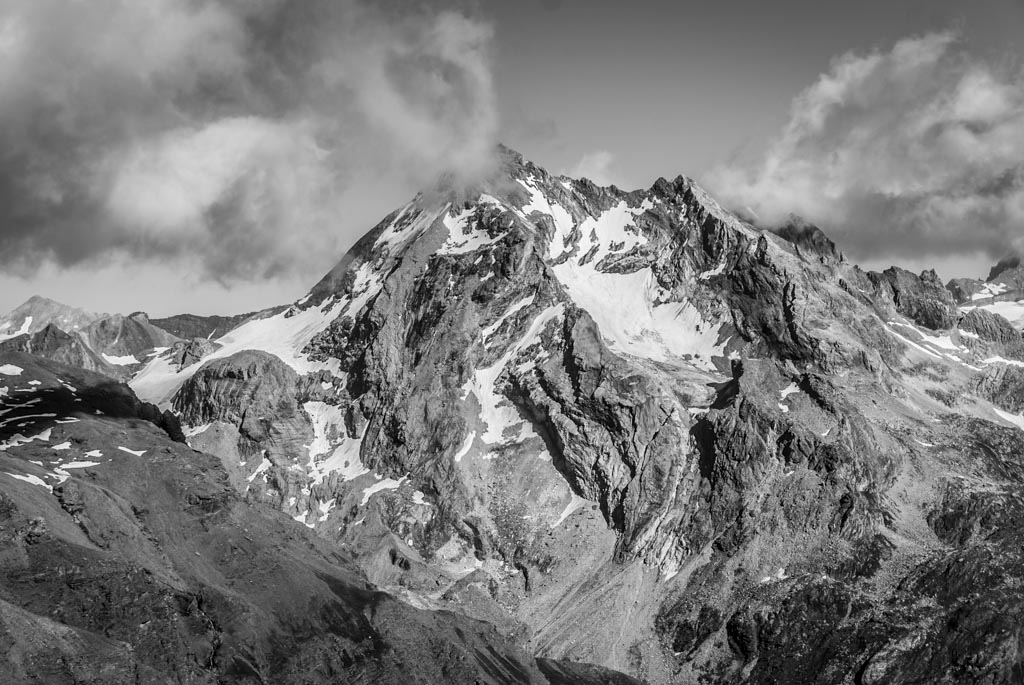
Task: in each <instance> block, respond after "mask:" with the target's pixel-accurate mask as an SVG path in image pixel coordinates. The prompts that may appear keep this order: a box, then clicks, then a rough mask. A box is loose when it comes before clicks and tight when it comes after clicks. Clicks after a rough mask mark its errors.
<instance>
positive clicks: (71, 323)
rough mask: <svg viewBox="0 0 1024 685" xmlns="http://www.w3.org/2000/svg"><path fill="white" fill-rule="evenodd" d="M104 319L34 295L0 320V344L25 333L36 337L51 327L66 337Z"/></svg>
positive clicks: (100, 315) (101, 315)
mask: <svg viewBox="0 0 1024 685" xmlns="http://www.w3.org/2000/svg"><path fill="white" fill-rule="evenodd" d="M106 316H107V315H106V314H94V313H92V312H87V311H85V310H82V309H76V308H75V307H69V306H68V305H66V304H61V303H60V302H55V301H54V300H50V299H47V298H45V297H40V296H39V295H33V296H32V297H30V298H29V299H28V300H26V301H25V302H24V303H23V304H22V305H20V306H18V307H17V308H15V309H13V310H12V311H11V312H9V313H8V314H6V315H5V316H2V317H0V340H5V339H9V338H13V337H15V336H18V335H24V334H26V333H38V332H39V331H41V330H43V329H44V328H46V327H47V326H49V325H51V324H52V325H54V326H56V327H57V328H59V329H60V330H62V331H64V332H65V333H75V332H77V331H81V330H84V329H85V328H86V327H87V326H88V325H89V324H91V323H93V322H94V321H98V320H99V319H102V318H104V317H106Z"/></svg>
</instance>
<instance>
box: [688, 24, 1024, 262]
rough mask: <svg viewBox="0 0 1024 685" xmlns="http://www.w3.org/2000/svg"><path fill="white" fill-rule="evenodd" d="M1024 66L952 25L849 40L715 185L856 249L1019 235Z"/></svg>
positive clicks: (976, 242) (895, 252)
mask: <svg viewBox="0 0 1024 685" xmlns="http://www.w3.org/2000/svg"><path fill="white" fill-rule="evenodd" d="M1022 151H1024V72H1022V71H1021V70H1020V68H1019V66H1014V67H1009V66H1006V65H993V64H988V63H985V62H982V61H979V60H977V59H973V58H971V57H970V56H969V55H967V54H964V53H963V52H962V51H961V50H960V46H959V42H958V37H957V35H956V34H955V33H935V34H929V35H925V36H921V37H916V38H910V39H906V40H903V41H900V42H899V43H897V44H896V45H895V46H893V47H892V48H891V49H890V50H888V51H874V52H870V53H868V54H856V53H847V54H845V55H843V56H841V57H839V58H837V59H835V60H834V61H833V63H832V65H831V67H830V69H829V70H828V72H826V73H824V74H822V75H821V76H820V77H819V79H818V81H817V82H816V83H814V84H813V85H812V86H810V87H809V88H807V89H806V90H804V91H803V92H802V93H801V94H800V95H799V96H798V97H797V98H796V99H795V100H794V101H793V104H792V110H791V114H790V119H789V122H788V123H787V125H786V126H785V128H784V130H783V131H782V133H781V135H780V136H779V137H778V138H777V139H776V140H775V141H774V142H773V143H772V144H771V145H770V146H769V147H768V149H767V151H766V153H765V155H764V157H763V159H762V160H761V161H760V163H759V164H756V165H755V166H753V167H752V168H741V167H739V166H735V165H732V166H726V167H720V168H718V169H717V170H715V171H714V172H713V173H712V174H711V175H710V177H709V179H708V183H707V185H708V186H709V188H710V189H711V190H713V191H714V192H715V193H716V194H717V195H718V196H719V197H721V198H722V199H724V200H725V201H726V202H727V203H729V204H730V205H732V206H734V207H736V208H739V209H750V210H753V211H754V212H755V213H756V214H757V215H758V216H759V217H760V218H761V220H762V221H764V222H766V223H774V222H779V221H781V220H783V219H784V218H785V217H786V216H787V215H789V214H790V213H795V214H798V215H800V216H802V217H804V218H805V219H807V220H809V221H812V222H814V223H816V224H818V225H820V226H822V227H823V228H824V229H825V230H826V232H828V233H830V234H831V235H833V236H834V237H835V238H837V239H838V241H839V242H840V244H841V245H842V246H843V247H844V249H846V250H848V251H849V252H851V253H852V254H853V256H855V257H858V258H870V257H876V256H879V255H880V254H882V253H885V254H888V255H892V256H894V257H896V256H902V257H908V256H922V255H926V254H930V255H934V256H942V255H949V254H952V253H956V252H973V251H977V250H979V249H980V250H984V251H986V252H988V253H989V254H990V255H991V256H993V257H1000V256H1003V255H1005V254H1006V252H1007V251H1010V250H1014V249H1015V250H1018V251H1019V250H1022V249H1024V156H1022Z"/></svg>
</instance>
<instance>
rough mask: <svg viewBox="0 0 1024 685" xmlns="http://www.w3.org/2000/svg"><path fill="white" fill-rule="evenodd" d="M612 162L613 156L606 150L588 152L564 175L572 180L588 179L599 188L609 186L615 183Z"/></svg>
mask: <svg viewBox="0 0 1024 685" xmlns="http://www.w3.org/2000/svg"><path fill="white" fill-rule="evenodd" d="M614 161H615V155H613V154H612V153H610V152H608V151H607V150H596V151H594V152H588V153H587V154H585V155H583V157H581V158H580V161H578V162H576V164H575V165H574V166H573V167H572V168H571V169H569V170H568V171H566V172H565V175H566V176H571V177H572V178H589V179H590V180H591V181H593V182H594V183H596V184H597V185H599V186H609V185H612V184H613V183H615V181H614V180H613V178H614V175H613V173H612V164H613V162H614Z"/></svg>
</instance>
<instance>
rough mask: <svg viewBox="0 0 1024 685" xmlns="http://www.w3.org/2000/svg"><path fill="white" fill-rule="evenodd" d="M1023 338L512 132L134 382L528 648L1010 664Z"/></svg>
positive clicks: (701, 676)
mask: <svg viewBox="0 0 1024 685" xmlns="http://www.w3.org/2000/svg"><path fill="white" fill-rule="evenodd" d="M992 289H999V288H998V287H995V288H992V287H990V290H992ZM975 294H976V293H975ZM972 296H973V295H972ZM965 310H966V311H965ZM1015 332H1016V331H1015V328H1014V326H1013V325H1012V323H1011V321H1009V320H1008V319H1007V318H1006V317H1004V316H1002V315H1001V314H1000V313H999V312H998V311H993V310H990V309H988V308H984V307H981V306H977V305H975V306H973V307H972V306H971V305H967V304H965V303H964V302H963V301H962V300H958V299H955V298H954V296H953V294H952V293H951V290H950V289H947V288H945V287H943V286H942V285H941V284H940V283H939V282H938V279H937V277H936V276H935V275H934V273H931V272H925V273H924V274H921V275H915V274H910V273H908V272H905V271H902V270H899V269H890V270H888V271H886V272H883V273H880V274H877V273H870V274H869V273H864V272H863V271H861V270H860V269H858V268H857V267H856V266H854V265H851V264H849V263H847V262H846V261H844V260H843V259H842V257H841V255H839V254H838V253H837V251H836V250H835V249H834V246H832V245H831V243H830V242H829V241H828V240H827V238H825V237H824V236H823V235H822V234H821V233H820V231H818V230H817V229H813V227H806V226H794V227H793V228H792V229H791V230H788V231H785V230H784V231H780V232H779V233H772V232H767V231H761V230H758V229H756V228H754V227H752V226H751V225H749V224H747V223H745V222H743V221H741V220H740V219H738V218H737V217H735V216H734V215H732V214H730V213H728V212H726V211H724V210H723V209H722V208H721V207H719V206H718V205H717V204H716V203H715V202H714V201H713V200H712V199H711V198H710V197H708V196H707V194H706V193H704V191H702V190H701V189H700V187H699V186H697V185H696V184H695V183H693V182H692V181H691V180H689V179H687V178H685V177H679V178H677V179H675V180H673V181H668V180H664V179H661V180H659V181H658V182H657V183H655V184H654V185H653V186H652V187H651V188H649V189H647V190H644V191H634V192H624V191H621V190H618V189H616V188H601V187H598V186H595V185H593V184H592V183H590V182H588V181H585V180H584V181H577V180H574V179H569V178H563V177H554V176H551V175H550V174H548V173H547V172H545V171H544V170H543V169H540V168H538V167H536V166H534V165H532V164H530V163H528V162H525V161H524V160H522V159H521V158H520V157H519V156H518V155H515V154H514V153H511V152H507V151H506V152H505V153H504V166H503V170H502V172H501V173H500V174H498V175H497V176H495V177H494V178H490V179H485V180H481V182H480V183H479V184H478V185H477V186H476V187H473V188H469V189H466V188H462V189H451V188H445V187H439V188H435V189H433V190H432V191H431V192H429V193H424V194H423V195H421V196H419V197H417V198H416V199H415V200H414V201H413V202H411V203H409V204H408V205H407V206H405V207H403V208H401V209H399V210H398V211H396V212H395V213H393V214H392V215H390V216H388V217H387V218H385V220H384V221H382V222H381V223H380V224H379V225H378V226H377V227H376V228H374V229H373V230H372V231H371V232H370V233H368V234H367V235H366V236H365V237H364V238H363V239H362V240H361V241H360V242H359V243H358V244H357V245H356V246H355V247H354V248H353V249H352V250H351V251H350V252H349V253H348V255H346V256H345V257H344V259H343V260H342V261H341V263H340V264H339V265H338V267H336V268H335V269H334V270H332V271H331V272H330V273H329V274H327V275H326V276H325V277H324V278H323V279H322V280H321V281H320V282H319V283H318V284H317V285H315V286H314V287H313V289H312V290H311V291H310V294H309V295H308V296H307V297H305V298H303V299H302V300H300V301H299V302H297V303H295V304H294V305H293V306H291V307H289V308H287V309H286V310H284V311H278V312H273V311H271V312H267V313H266V315H264V316H260V317H256V318H253V319H250V320H248V321H246V322H245V323H243V324H241V325H239V326H238V327H237V328H235V329H233V330H232V331H230V332H229V333H228V334H227V335H224V336H222V337H220V338H218V339H217V340H216V341H215V342H216V348H215V349H211V350H209V351H208V352H207V354H206V356H205V357H204V358H203V359H202V360H201V361H200V362H199V363H195V364H190V365H183V364H181V363H180V360H177V359H176V358H175V357H174V356H173V354H172V353H171V352H168V353H166V354H164V355H160V356H157V357H156V358H154V359H153V360H152V361H151V362H150V363H149V364H147V366H146V367H145V368H144V369H143V370H142V371H141V372H140V373H139V374H138V375H137V376H136V377H135V379H134V380H133V381H132V385H133V388H135V390H136V391H137V392H138V393H139V394H140V395H141V396H142V397H143V398H144V399H147V400H149V401H152V402H154V403H159V404H160V405H161V406H163V407H173V408H174V409H175V411H176V412H177V413H178V414H179V415H180V416H181V417H182V418H183V420H184V423H185V424H186V425H185V429H186V431H185V432H186V433H187V434H188V439H189V441H190V444H191V445H193V446H194V447H197V448H200V449H202V450H204V451H206V452H210V453H213V454H216V455H217V456H218V457H219V458H220V463H221V467H222V468H224V470H225V472H226V473H227V474H228V477H229V481H230V482H231V484H232V485H233V486H234V489H235V491H236V492H238V493H240V494H241V496H242V497H243V498H244V499H245V500H247V501H248V502H250V503H254V504H255V503H262V504H266V505H271V506H272V507H274V508H276V509H279V510H283V511H284V512H285V513H287V514H288V515H289V516H291V517H292V518H294V519H295V520H296V521H297V522H299V523H301V524H304V526H305V527H307V528H310V529H312V530H313V531H314V532H315V534H316V535H317V537H318V538H319V539H320V540H323V541H325V543H326V544H331V545H334V546H335V547H336V548H338V549H343V550H346V552H347V553H349V554H351V555H352V562H353V564H355V565H356V566H358V567H359V569H360V570H361V572H362V573H365V574H366V575H367V576H368V577H369V578H370V579H371V580H372V581H373V582H375V583H377V584H378V585H379V586H381V587H384V588H386V589H388V590H389V591H391V592H394V593H396V594H398V595H399V596H401V597H403V598H404V599H406V600H408V601H410V602H413V603H415V604H416V605H417V606H422V607H424V608H427V609H452V610H455V611H457V612H459V613H460V614H465V615H469V616H472V617H475V618H479V619H482V620H485V621H487V622H489V623H491V624H493V625H497V626H500V627H501V629H502V630H503V631H506V632H507V634H509V635H512V636H514V639H515V640H517V641H519V642H520V643H521V644H525V645H527V646H528V648H529V649H530V650H531V651H532V652H534V653H536V654H538V655H540V656H542V657H545V658H569V659H572V660H576V661H587V662H595V663H600V664H602V665H605V666H609V667H614V668H616V669H618V670H622V671H626V672H628V673H630V674H632V675H636V676H639V677H643V678H645V679H647V680H649V681H651V682H689V681H698V682H699V681H703V682H752V683H754V682H756V683H761V682H764V683H768V682H823V683H824V682H838V681H841V680H842V679H843V678H844V677H846V675H847V674H858V675H856V676H855V677H856V678H859V679H860V682H896V681H905V682H913V681H914V678H917V679H918V680H919V681H922V682H924V681H929V682H942V681H944V680H945V681H951V682H952V681H958V680H963V679H972V678H973V679H975V680H979V679H981V680H984V679H988V682H1013V681H1014V679H1015V678H1017V677H1018V676H1019V674H1020V668H1021V667H1020V662H1019V659H1018V657H1017V656H1016V655H1017V654H1018V653H1019V652H1018V651H1017V650H1016V649H1015V648H1014V647H1013V645H1014V644H1016V643H1015V642H1014V640H1016V639H1018V637H1016V633H1007V631H1006V630H1005V629H1006V628H1007V626H1008V625H1010V623H1007V621H1009V622H1011V623H1012V621H1013V620H1014V617H1015V616H1016V613H1015V612H1016V611H1017V609H1016V608H1015V607H1016V604H1014V603H1013V602H1011V603H1010V604H1009V605H1008V607H1009V608H1008V611H1007V613H1006V614H1005V616H1004V615H1003V614H1000V613H999V612H997V611H996V610H995V607H996V606H999V602H1000V598H1002V597H1004V596H1006V594H1007V593H1008V592H1009V588H1012V587H1013V586H1014V583H1017V582H1019V580H1020V571H1021V569H1020V565H1019V551H1018V550H1019V545H1017V546H1016V547H1014V546H1013V544H1011V543H1010V540H1011V539H1013V534H1009V535H1008V536H1007V537H992V535H994V533H993V532H992V531H995V530H996V529H997V528H998V526H997V525H996V523H995V522H997V521H1002V520H1004V517H1009V519H1005V520H1010V519H1012V517H1013V516H1015V515H1016V514H1015V513H1014V511H1015V510H1014V509H1013V508H1012V507H1007V508H1000V504H999V502H1000V501H1002V500H1001V499H1000V498H1001V497H1002V495H999V496H996V493H1012V492H1015V491H1016V489H1019V487H1020V474H1019V473H1018V469H1017V468H1016V467H1015V466H1013V461H1012V457H1011V455H1012V454H1013V450H1015V449H1017V445H1018V442H1019V441H1020V431H1021V429H1022V428H1024V419H1021V418H1020V416H1019V414H1017V413H1016V412H1019V411H1020V407H1019V405H1018V404H1017V403H1016V399H1017V398H1016V394H1015V393H1016V390H1015V388H1017V385H1016V383H1017V382H1018V380H1017V378H1016V375H1015V371H1013V370H1012V369H1014V368H1016V366H1017V365H1016V364H1015V363H1014V361H1015V360H1016V359H1018V358H1019V349H1020V348H1019V344H1020V339H1019V334H1018V335H1017V336H1016V337H1015V335H1014V333H1015ZM202 353H203V352H202V351H200V352H199V354H202ZM986 555H988V556H986ZM985 560H987V561H985ZM986 563H991V564H995V566H996V567H998V568H999V569H1001V571H1000V574H999V575H998V577H997V576H996V575H995V574H993V573H990V572H989V571H988V570H987V568H988V567H986V566H985V564H986ZM972 593H978V596H983V597H984V598H985V599H984V603H983V604H981V605H978V604H974V603H972V602H973V600H972V596H973V595H972ZM1004 619H1005V620H1004ZM979 651H980V652H982V653H984V654H985V656H984V657H983V658H975V657H973V656H968V655H969V654H975V653H978V652H979Z"/></svg>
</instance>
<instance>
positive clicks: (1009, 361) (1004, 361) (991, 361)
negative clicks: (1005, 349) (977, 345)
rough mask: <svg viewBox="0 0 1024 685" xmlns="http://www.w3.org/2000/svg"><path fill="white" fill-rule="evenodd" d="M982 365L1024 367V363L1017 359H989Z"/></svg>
mask: <svg viewBox="0 0 1024 685" xmlns="http://www.w3.org/2000/svg"><path fill="white" fill-rule="evenodd" d="M982 364H1007V365H1009V366H1024V362H1022V361H1017V360H1016V359H1003V358H1002V357H989V358H988V359H986V360H985V361H983V362H982Z"/></svg>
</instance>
